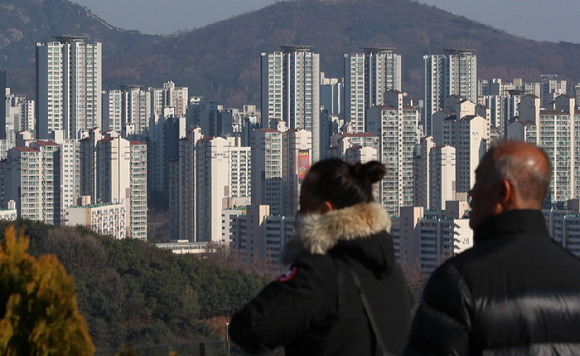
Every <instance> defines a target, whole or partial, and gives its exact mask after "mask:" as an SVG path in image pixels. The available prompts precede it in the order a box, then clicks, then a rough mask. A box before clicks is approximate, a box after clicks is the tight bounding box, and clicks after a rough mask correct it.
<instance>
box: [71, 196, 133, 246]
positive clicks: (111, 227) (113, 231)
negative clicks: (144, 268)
mask: <svg viewBox="0 0 580 356" xmlns="http://www.w3.org/2000/svg"><path fill="white" fill-rule="evenodd" d="M65 214H66V215H65V216H66V217H65V220H64V223H65V225H68V226H77V225H81V226H85V227H86V228H87V229H90V230H92V231H94V232H96V233H98V234H101V235H109V236H113V237H114V238H116V239H124V238H126V237H127V234H126V233H127V229H126V227H125V224H126V220H125V219H126V213H125V204H124V203H119V204H99V205H88V206H71V207H68V208H66V209H65Z"/></svg>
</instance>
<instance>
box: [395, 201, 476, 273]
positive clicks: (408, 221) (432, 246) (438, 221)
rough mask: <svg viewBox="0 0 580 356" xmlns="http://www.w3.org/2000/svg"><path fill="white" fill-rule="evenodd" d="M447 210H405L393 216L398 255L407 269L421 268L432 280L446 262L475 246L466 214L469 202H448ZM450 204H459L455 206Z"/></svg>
mask: <svg viewBox="0 0 580 356" xmlns="http://www.w3.org/2000/svg"><path fill="white" fill-rule="evenodd" d="M447 204H448V206H446V209H445V211H441V210H439V211H427V210H425V209H423V208H422V207H412V206H409V207H403V208H401V215H400V216H398V217H393V230H392V235H393V240H394V241H395V255H396V256H397V257H398V259H399V262H400V263H401V264H402V265H406V266H410V267H413V266H419V268H420V272H421V275H422V276H423V277H428V276H429V275H430V274H431V273H432V272H433V271H434V270H435V269H436V268H437V267H438V266H439V265H440V264H441V263H443V262H444V261H445V260H447V259H449V258H451V257H453V256H455V255H457V254H458V253H461V252H463V251H465V250H467V249H468V248H471V247H472V246H473V231H472V230H471V228H470V227H469V218H467V217H466V216H465V215H464V211H465V210H467V207H468V204H467V202H457V201H455V202H448V203H447ZM449 205H455V207H451V206H449Z"/></svg>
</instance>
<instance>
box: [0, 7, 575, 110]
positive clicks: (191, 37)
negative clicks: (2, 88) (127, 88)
mask: <svg viewBox="0 0 580 356" xmlns="http://www.w3.org/2000/svg"><path fill="white" fill-rule="evenodd" d="M3 4H4V5H0V6H4V7H5V8H6V7H7V6H8V7H11V8H12V10H11V11H12V12H11V13H14V12H17V11H25V10H26V11H27V13H29V14H30V15H29V16H28V18H27V21H28V22H27V23H26V24H25V21H24V20H20V22H18V23H16V22H17V20H16V19H13V18H12V17H10V16H4V17H2V18H0V24H3V25H4V26H0V38H2V36H4V37H5V38H8V39H10V40H9V41H8V42H9V44H7V45H6V46H2V44H1V43H0V46H2V47H0V60H2V61H5V63H6V66H8V67H9V69H13V68H17V70H16V73H10V72H9V73H8V85H9V86H11V87H14V88H19V89H20V90H22V89H24V88H25V87H28V88H29V90H28V92H31V91H33V90H34V85H30V84H31V82H30V80H31V78H33V76H34V70H33V64H34V45H33V44H34V42H35V41H38V40H47V39H48V38H49V36H50V35H55V34H57V35H58V34H63V33H66V34H73V35H77V34H83V35H86V36H87V37H88V39H89V40H90V41H95V40H102V41H104V44H103V48H104V49H103V52H104V58H103V78H104V85H103V87H104V89H114V88H117V86H118V85H119V84H143V85H146V86H161V85H162V83H163V82H164V81H167V80H172V81H174V82H175V83H176V85H178V86H187V87H189V88H190V94H191V95H202V96H204V97H206V98H208V99H210V100H214V101H218V102H222V103H224V104H226V105H229V106H240V105H242V104H248V103H250V104H252V103H253V104H258V103H259V96H260V68H259V67H260V53H261V52H271V51H275V50H278V46H280V45H285V44H298V45H312V46H314V51H316V52H318V53H320V56H321V70H323V71H325V72H327V76H335V77H342V76H343V55H344V54H345V53H349V52H358V51H360V50H361V48H362V47H369V46H377V47H394V48H396V52H397V53H400V54H401V55H402V56H403V91H406V92H409V94H410V95H411V97H412V98H416V99H420V98H422V96H423V70H424V69H423V55H425V54H437V53H442V52H443V49H445V48H470V49H475V50H476V53H477V55H478V76H479V77H480V78H503V79H506V80H511V79H512V78H515V77H521V78H523V79H524V80H526V81H537V80H539V75H540V74H541V73H555V74H558V75H559V78H560V79H567V80H568V81H569V83H570V84H572V83H576V82H578V81H580V69H579V66H578V65H577V63H578V61H577V58H578V57H579V56H580V45H579V44H573V43H568V42H560V43H552V42H538V41H532V40H527V39H523V38H519V37H515V36H512V35H509V34H508V33H506V32H504V31H499V30H496V29H494V28H492V27H490V26H487V25H484V24H481V23H477V22H474V21H471V20H468V19H466V18H465V17H460V16H455V15H452V14H451V13H449V12H446V11H443V10H439V9H437V8H435V7H432V6H428V5H424V4H420V3H418V2H415V1H412V0H352V1H320V0H297V1H281V2H277V3H275V4H273V5H270V6H267V7H265V8H263V9H260V10H258V11H254V12H250V13H245V14H243V15H239V16H236V17H232V18H230V19H228V20H224V21H220V22H217V23H214V24H211V25H208V26H205V27H203V28H199V29H195V30H192V31H189V32H184V33H180V34H178V35H175V36H167V37H159V36H157V37H154V36H144V35H141V34H138V33H135V32H127V31H122V30H119V29H115V28H112V27H110V26H108V25H107V24H106V23H104V22H103V21H102V20H99V19H98V18H96V17H94V16H93V15H92V14H91V13H90V12H88V11H87V10H86V9H84V8H83V7H80V6H78V5H74V4H72V3H70V2H67V1H65V0H44V1H40V0H6V1H4V2H3ZM24 6H26V9H24V10H21V9H22V8H23V7H24ZM33 9H35V10H34V11H33ZM45 14H46V15H45ZM6 21H12V22H14V23H11V24H10V25H6ZM37 23H39V24H43V23H44V24H45V25H33V26H31V24H37ZM23 28H34V29H35V31H34V32H32V33H25V32H24V30H23ZM18 31H20V32H22V35H18ZM14 33H16V34H17V35H14ZM19 37H21V38H20V39H19V40H16V39H17V38H19ZM25 44H26V45H25ZM23 56H24V57H23ZM21 74H22V75H21ZM24 74H26V75H24ZM21 78H22V80H23V82H22V83H19V81H20V80H21ZM27 78H28V79H27ZM26 80H29V81H28V82H26ZM32 83H33V82H32ZM21 84H22V85H21Z"/></svg>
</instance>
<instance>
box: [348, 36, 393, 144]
mask: <svg viewBox="0 0 580 356" xmlns="http://www.w3.org/2000/svg"><path fill="white" fill-rule="evenodd" d="M389 90H397V91H401V90H402V89H401V55H399V54H395V53H393V48H379V47H369V48H364V53H350V54H345V55H344V92H345V100H344V105H345V119H346V121H347V122H349V125H350V128H351V129H352V130H353V132H358V133H360V132H366V131H368V130H367V129H366V127H365V123H366V120H365V114H366V110H367V109H368V108H370V107H373V106H379V105H383V104H384V98H383V96H384V94H385V92H387V91H389Z"/></svg>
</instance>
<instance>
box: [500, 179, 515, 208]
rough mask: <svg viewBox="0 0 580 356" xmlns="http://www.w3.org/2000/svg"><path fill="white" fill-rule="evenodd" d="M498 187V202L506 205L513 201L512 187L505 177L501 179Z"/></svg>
mask: <svg viewBox="0 0 580 356" xmlns="http://www.w3.org/2000/svg"><path fill="white" fill-rule="evenodd" d="M499 184H500V188H499V199H500V201H499V202H500V203H501V204H502V205H503V206H508V205H509V204H511V203H513V199H514V198H515V196H514V193H515V192H514V187H513V186H512V184H511V183H510V181H508V180H507V179H502V180H501V181H500V182H499Z"/></svg>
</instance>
